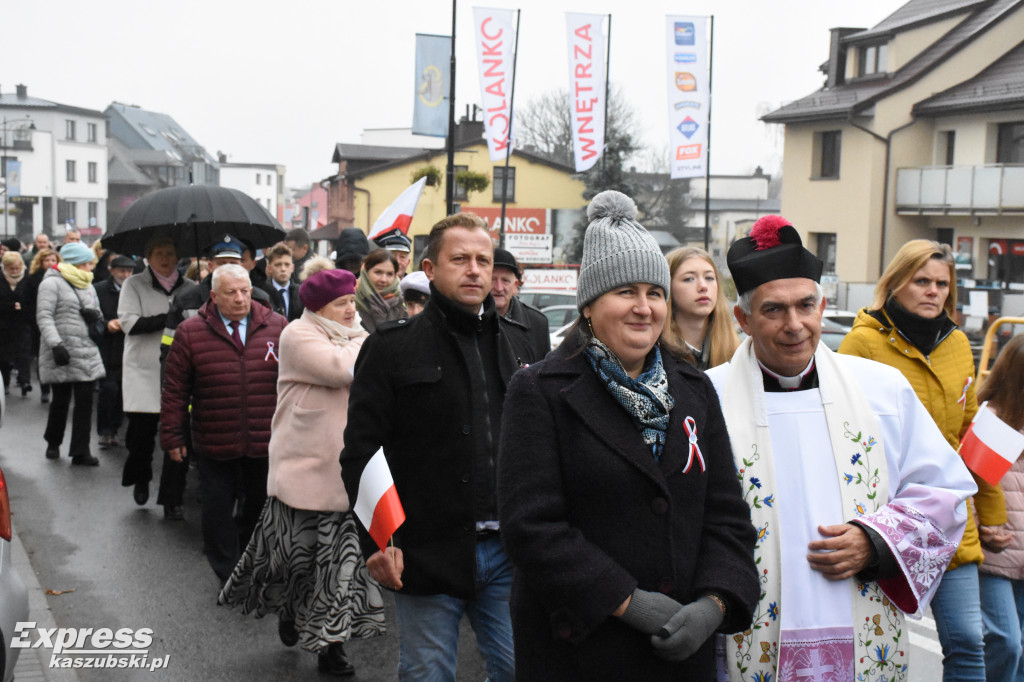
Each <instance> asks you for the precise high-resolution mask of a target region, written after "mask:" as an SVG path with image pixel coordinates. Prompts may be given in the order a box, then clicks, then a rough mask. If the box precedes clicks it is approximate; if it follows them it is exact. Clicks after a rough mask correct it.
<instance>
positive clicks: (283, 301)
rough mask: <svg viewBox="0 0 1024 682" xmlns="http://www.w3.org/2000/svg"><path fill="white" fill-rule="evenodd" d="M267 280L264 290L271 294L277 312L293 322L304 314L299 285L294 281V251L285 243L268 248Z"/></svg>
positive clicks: (273, 306)
mask: <svg viewBox="0 0 1024 682" xmlns="http://www.w3.org/2000/svg"><path fill="white" fill-rule="evenodd" d="M266 259H267V281H266V283H265V284H264V285H263V290H264V291H265V292H267V295H268V296H270V303H271V307H272V308H273V309H274V312H275V313H278V314H279V315H284V316H285V317H287V318H288V321H289V322H291V321H292V320H294V319H297V318H298V317H299V316H300V315H302V311H303V305H302V301H301V300H299V285H298V284H296V283H294V282H293V281H292V272H293V271H294V270H295V263H294V261H292V251H291V249H290V248H288V245H287V244H285V243H283V242H282V243H280V244H275V245H274V246H272V247H270V248H269V249H267V250H266Z"/></svg>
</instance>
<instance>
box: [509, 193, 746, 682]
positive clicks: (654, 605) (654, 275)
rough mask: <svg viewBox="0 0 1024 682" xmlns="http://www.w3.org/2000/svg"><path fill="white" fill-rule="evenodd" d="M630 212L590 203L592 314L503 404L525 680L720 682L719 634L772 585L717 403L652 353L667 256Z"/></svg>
mask: <svg viewBox="0 0 1024 682" xmlns="http://www.w3.org/2000/svg"><path fill="white" fill-rule="evenodd" d="M606 195H607V196H606ZM625 202H628V204H626V203H625ZM631 206H632V201H630V200H629V199H628V198H627V197H625V196H624V195H621V194H618V193H617V192H605V193H602V194H599V195H598V196H597V197H595V199H594V201H593V202H592V204H591V206H590V209H589V210H588V213H589V214H590V217H591V219H592V220H593V222H591V224H590V227H589V228H588V230H587V233H586V236H585V239H584V250H583V263H582V264H581V268H580V275H579V289H578V293H577V300H578V302H579V306H580V310H581V313H582V316H581V318H580V320H579V321H578V322H577V326H576V329H575V330H574V332H572V333H570V334H569V337H568V338H567V340H566V341H565V342H564V343H563V344H562V346H560V347H559V348H558V349H557V350H555V351H554V352H552V353H551V355H549V356H548V358H547V359H546V360H544V361H543V362H540V363H537V364H535V365H533V366H530V367H528V368H526V369H524V370H521V371H520V372H517V373H516V375H515V376H514V377H513V380H512V382H511V384H510V386H509V389H508V394H507V397H506V400H505V407H504V416H503V420H502V435H501V446H500V454H499V470H498V500H499V517H500V522H501V534H502V538H503V540H504V543H505V546H506V548H507V550H508V553H509V555H510V557H511V558H512V561H513V563H514V564H515V567H516V575H515V579H514V583H513V588H512V598H511V617H512V626H513V632H514V636H515V655H516V677H517V679H521V680H531V681H533V680H567V679H587V680H596V679H608V680H622V679H637V680H670V679H672V680H675V679H688V680H710V679H714V646H715V645H714V637H713V636H712V635H713V634H714V633H715V632H726V633H727V632H736V631H740V630H744V629H746V628H747V627H749V626H750V621H751V617H752V616H751V614H752V608H753V605H754V603H755V602H756V600H757V597H758V594H759V591H760V590H759V588H760V585H759V582H758V577H757V572H756V569H755V566H754V561H753V547H754V541H755V532H754V529H753V527H752V526H751V524H750V515H749V510H748V507H747V505H746V503H744V501H743V499H742V496H741V492H740V487H739V483H738V481H737V479H736V472H735V468H734V466H733V463H732V454H731V450H730V447H729V440H728V435H727V433H726V429H725V422H724V420H723V418H722V413H721V409H720V407H719V405H718V400H717V398H716V397H715V392H714V390H713V388H712V387H711V384H710V382H709V381H708V380H707V378H706V377H705V376H704V375H703V374H702V373H700V372H699V371H697V370H696V369H694V368H693V367H691V366H688V365H686V364H684V363H679V362H676V361H674V360H673V359H672V358H671V357H669V355H668V354H667V353H662V352H661V351H660V349H659V347H658V346H657V342H658V337H659V335H660V333H661V330H662V328H663V326H664V322H665V318H666V315H667V310H668V305H667V301H666V292H667V291H668V289H669V275H668V265H667V263H666V262H665V260H664V258H663V257H662V255H661V252H660V251H659V250H658V247H657V244H656V243H655V242H654V240H653V239H652V238H651V237H650V235H649V234H647V232H646V230H644V229H643V227H641V226H640V225H639V224H637V223H636V222H635V215H636V214H635V207H634V208H632V210H631V209H630V207H631Z"/></svg>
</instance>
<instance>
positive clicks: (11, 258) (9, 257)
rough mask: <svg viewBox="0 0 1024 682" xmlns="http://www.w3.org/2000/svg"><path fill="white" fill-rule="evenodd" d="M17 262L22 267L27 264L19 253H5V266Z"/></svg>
mask: <svg viewBox="0 0 1024 682" xmlns="http://www.w3.org/2000/svg"><path fill="white" fill-rule="evenodd" d="M15 261H17V262H18V263H21V264H22V265H24V264H25V261H23V260H22V259H21V254H20V253H18V252H17V251H7V252H5V253H4V257H3V264H4V265H7V264H8V263H14V262H15Z"/></svg>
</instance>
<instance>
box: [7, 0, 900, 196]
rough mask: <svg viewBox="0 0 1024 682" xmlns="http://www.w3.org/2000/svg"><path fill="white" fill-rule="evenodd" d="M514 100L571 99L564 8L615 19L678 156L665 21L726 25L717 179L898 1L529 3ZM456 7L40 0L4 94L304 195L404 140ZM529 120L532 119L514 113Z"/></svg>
mask: <svg viewBox="0 0 1024 682" xmlns="http://www.w3.org/2000/svg"><path fill="white" fill-rule="evenodd" d="M478 4H480V5H482V6H494V7H507V8H511V9H521V10H522V15H521V24H520V39H519V64H518V71H517V75H516V93H515V97H516V104H517V105H519V104H520V103H525V102H528V101H529V100H530V98H531V97H536V96H537V95H539V94H541V93H544V92H546V91H549V90H553V89H556V88H564V87H567V84H568V66H567V53H566V44H565V15H564V13H565V12H566V11H574V12H593V13H605V14H607V13H612V45H611V71H610V73H611V80H612V83H613V84H615V85H619V86H621V88H622V89H623V92H624V94H625V95H626V96H627V98H628V99H629V100H630V101H631V102H632V103H633V105H634V106H635V108H636V109H637V111H638V112H639V114H640V120H641V124H642V130H640V131H638V132H639V133H640V134H641V137H642V139H643V140H644V141H645V142H646V143H648V144H649V145H651V146H652V147H653V148H656V149H664V148H665V147H666V146H667V144H668V133H667V127H668V114H667V111H666V109H667V104H666V90H665V80H666V76H665V68H666V67H665V61H666V58H665V45H664V39H663V36H664V33H665V30H664V25H665V23H664V22H665V15H666V14H693V15H710V14H713V15H714V17H715V21H714V65H713V68H714V72H713V104H712V107H713V109H712V141H711V155H712V158H711V172H712V173H715V174H719V173H747V172H750V171H752V170H753V169H754V167H755V166H757V165H762V166H764V168H765V170H766V171H769V172H772V171H774V170H776V168H777V167H778V165H779V159H780V155H781V132H780V131H778V130H775V127H771V126H765V125H764V124H762V123H760V122H759V121H758V116H759V114H761V113H763V112H764V111H765V110H766V109H770V108H774V107H777V106H779V105H780V104H782V103H784V102H788V101H791V100H793V99H796V98H799V97H802V96H804V95H806V94H809V93H810V92H813V91H814V90H816V89H818V88H819V87H820V86H821V84H822V82H823V76H822V74H821V73H819V72H818V70H817V67H818V65H820V64H821V63H822V62H824V61H826V59H827V58H828V43H829V32H828V31H829V29H830V28H832V27H836V26H853V27H869V26H873V25H875V24H877V23H879V22H880V21H881V20H882V19H884V18H885V17H886V16H888V15H889V14H891V13H892V12H893V11H894V10H895V9H896V8H898V7H899V6H901V5H902V4H903V2H902V1H901V0H858V2H855V3H854V2H840V1H839V0H784V1H782V0H727V1H725V2H722V1H719V2H713V1H712V0H694V1H691V2H661V1H658V0H632V1H631V2H622V1H621V0H615V1H613V0H590V1H588V2H584V1H581V0H519V1H518V2H512V1H510V2H505V3H502V2H490V3H489V2H480V3H478ZM472 8H473V4H472V3H470V2H467V1H466V0H462V1H461V2H459V4H458V23H457V32H456V36H457V47H456V57H457V60H458V74H457V78H456V80H457V84H456V111H457V115H461V114H462V113H463V112H464V111H465V107H466V105H467V104H472V103H479V101H480V91H479V87H480V86H479V79H478V74H477V69H476V57H475V53H474V46H473V42H472ZM451 12H452V9H451V3H450V2H447V1H442V0H420V1H418V2H411V1H407V0H398V1H396V2H365V3H364V2H358V3H357V2H354V1H352V0H330V1H329V0H319V1H316V2H314V1H311V0H289V1H288V2H281V3H270V2H253V1H251V0H249V1H247V2H235V1H228V0H175V2H173V3H172V2H166V1H164V0H154V1H150V2H139V1H138V0H101V1H100V2H93V3H83V2H81V0H33V1H32V2H24V3H18V5H17V7H14V6H11V7H8V8H7V12H6V15H7V21H8V26H17V27H18V28H17V29H16V30H7V31H4V40H3V43H4V44H3V53H4V58H3V62H2V64H3V66H2V68H0V88H2V91H3V92H11V91H13V89H14V86H15V84H18V83H24V84H25V85H27V86H28V89H29V94H30V95H33V96H36V97H41V98H43V99H48V100H52V101H55V102H60V103H62V104H69V105H74V106H81V107H86V108H91V109H98V110H103V109H105V108H106V106H107V105H108V104H109V103H110V102H112V101H118V102H123V103H126V104H137V105H139V106H141V107H143V108H146V109H150V110H154V111H160V112H163V113H167V114H170V115H171V116H172V117H174V119H175V120H177V121H178V123H179V124H180V125H181V126H182V127H184V128H185V129H186V130H187V131H188V132H189V133H190V134H191V135H192V136H193V137H195V138H196V139H197V140H198V141H199V142H200V143H201V144H202V145H203V146H204V147H206V149H207V150H208V151H209V152H210V153H211V154H215V153H216V152H217V151H222V152H224V153H226V154H227V155H228V159H229V161H232V162H243V163H245V162H248V163H281V164H284V165H285V166H286V167H287V178H286V179H287V184H288V186H290V187H296V186H303V185H308V184H309V183H311V182H315V181H317V180H320V179H322V178H324V177H327V176H329V175H331V174H332V173H333V172H334V170H335V169H334V167H333V166H332V164H331V163H330V160H331V154H332V152H333V150H334V144H335V143H336V142H359V139H360V133H361V131H362V130H363V129H364V128H387V127H408V126H410V125H411V123H412V105H413V94H414V90H413V88H414V73H413V71H414V68H413V58H414V42H415V39H414V36H415V34H416V33H434V34H445V35H448V34H450V29H451ZM517 109H518V106H517Z"/></svg>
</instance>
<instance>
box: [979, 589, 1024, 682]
mask: <svg viewBox="0 0 1024 682" xmlns="http://www.w3.org/2000/svg"><path fill="white" fill-rule="evenodd" d="M979 582H980V584H981V615H982V618H983V621H984V624H985V669H986V670H987V671H988V679H989V682H1024V663H1022V661H1021V651H1022V643H1021V616H1022V615H1024V611H1022V610H1021V606H1024V603H1022V602H1024V583H1022V582H1021V581H1019V580H1010V579H1009V578H1003V577H1001V576H997V575H989V574H987V573H982V574H981V575H980V576H979Z"/></svg>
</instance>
